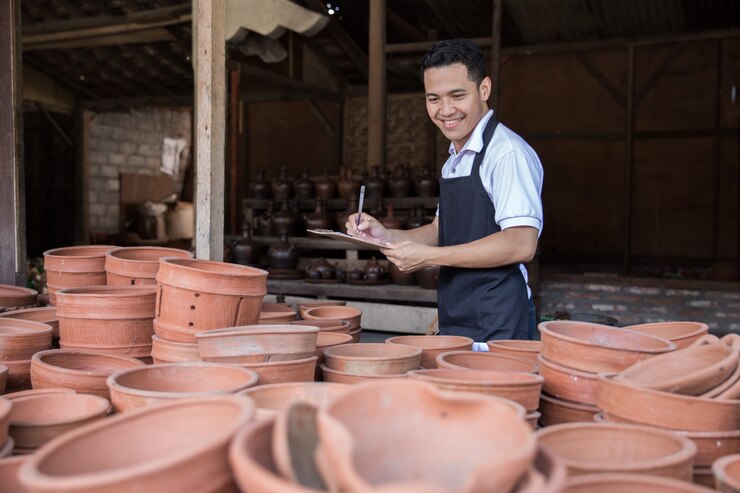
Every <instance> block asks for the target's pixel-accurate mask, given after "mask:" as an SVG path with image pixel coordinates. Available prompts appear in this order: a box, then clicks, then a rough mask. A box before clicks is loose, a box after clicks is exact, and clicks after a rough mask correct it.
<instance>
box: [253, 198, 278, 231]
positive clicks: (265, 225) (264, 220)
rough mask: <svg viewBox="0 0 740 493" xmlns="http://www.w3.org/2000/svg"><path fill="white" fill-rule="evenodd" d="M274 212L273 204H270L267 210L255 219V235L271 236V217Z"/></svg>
mask: <svg viewBox="0 0 740 493" xmlns="http://www.w3.org/2000/svg"><path fill="white" fill-rule="evenodd" d="M274 211H275V204H274V203H273V202H270V205H269V206H268V208H267V210H266V211H265V212H263V213H262V214H260V215H259V217H258V218H257V235H258V236H270V235H271V234H272V215H273V213H274Z"/></svg>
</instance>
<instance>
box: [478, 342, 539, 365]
mask: <svg viewBox="0 0 740 493" xmlns="http://www.w3.org/2000/svg"><path fill="white" fill-rule="evenodd" d="M486 344H487V345H488V350H489V351H490V352H492V353H500V354H508V355H510V356H519V357H520V358H527V359H530V360H532V361H535V362H536V361H537V356H539V354H540V351H541V350H542V341H517V340H505V339H502V340H498V341H488V342H487V343H486Z"/></svg>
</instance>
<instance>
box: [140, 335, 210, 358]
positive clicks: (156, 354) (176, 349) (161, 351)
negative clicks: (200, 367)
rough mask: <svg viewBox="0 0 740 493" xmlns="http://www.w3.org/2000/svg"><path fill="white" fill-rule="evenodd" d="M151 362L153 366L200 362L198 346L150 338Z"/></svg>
mask: <svg viewBox="0 0 740 493" xmlns="http://www.w3.org/2000/svg"><path fill="white" fill-rule="evenodd" d="M152 360H153V362H154V364H160V363H181V362H184V361H200V353H199V352H198V344H197V343H196V344H193V343H189V342H173V341H168V340H166V339H162V338H161V337H159V336H156V335H155V336H152Z"/></svg>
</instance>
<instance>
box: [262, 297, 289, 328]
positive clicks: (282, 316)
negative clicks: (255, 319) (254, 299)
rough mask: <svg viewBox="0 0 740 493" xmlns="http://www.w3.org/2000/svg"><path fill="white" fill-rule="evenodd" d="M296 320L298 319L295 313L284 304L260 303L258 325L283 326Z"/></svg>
mask: <svg viewBox="0 0 740 493" xmlns="http://www.w3.org/2000/svg"><path fill="white" fill-rule="evenodd" d="M296 318H298V317H297V314H296V311H295V310H293V309H292V308H291V307H289V306H288V305H286V304H284V303H268V302H266V301H263V302H262V311H261V312H260V318H259V323H260V324H284V323H288V322H292V321H294V320H295V319H296Z"/></svg>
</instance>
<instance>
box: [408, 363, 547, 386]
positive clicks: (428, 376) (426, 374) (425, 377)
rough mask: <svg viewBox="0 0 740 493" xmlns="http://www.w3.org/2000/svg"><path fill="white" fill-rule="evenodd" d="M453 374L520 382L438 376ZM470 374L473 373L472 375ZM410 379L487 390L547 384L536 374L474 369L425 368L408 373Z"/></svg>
mask: <svg viewBox="0 0 740 493" xmlns="http://www.w3.org/2000/svg"><path fill="white" fill-rule="evenodd" d="M443 372H444V373H448V372H453V373H456V374H459V375H460V376H461V377H464V376H465V374H468V375H470V376H473V375H474V374H475V375H479V376H482V377H483V376H491V377H495V376H498V377H508V378H512V379H519V381H516V380H515V381H492V380H484V381H480V380H466V379H460V380H455V379H450V378H445V377H442V376H436V375H438V374H440V373H443ZM469 372H473V373H472V374H471V373H469ZM407 374H408V375H409V377H411V378H415V379H417V380H421V381H424V382H431V383H435V384H437V383H439V384H451V385H466V386H473V387H485V388H497V387H524V386H526V387H530V386H532V387H534V386H537V385H542V384H543V383H544V382H545V379H544V377H542V376H541V375H537V374H534V373H524V372H518V371H493V370H473V369H459V370H458V369H454V368H425V369H423V370H411V371H409V372H407Z"/></svg>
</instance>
